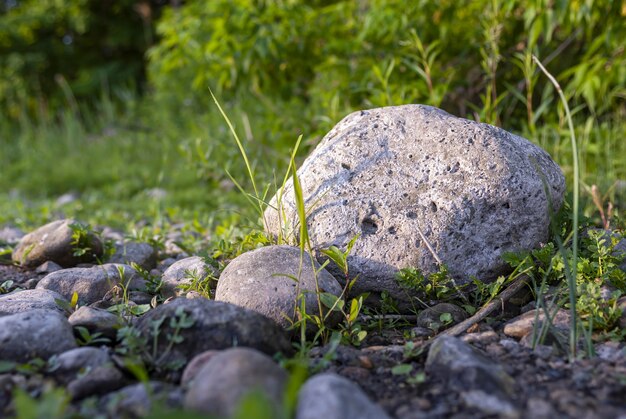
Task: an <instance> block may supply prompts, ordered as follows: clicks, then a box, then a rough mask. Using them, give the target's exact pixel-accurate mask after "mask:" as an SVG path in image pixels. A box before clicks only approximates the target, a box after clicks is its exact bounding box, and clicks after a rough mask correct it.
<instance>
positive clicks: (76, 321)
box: [68, 306, 122, 339]
mask: <svg viewBox="0 0 626 419" xmlns="http://www.w3.org/2000/svg"><path fill="white" fill-rule="evenodd" d="M68 321H69V322H70V324H71V325H72V327H84V328H85V329H87V330H88V331H89V332H90V333H92V334H93V333H102V335H104V336H105V337H107V338H109V339H114V338H115V336H116V335H117V330H118V329H119V328H120V327H122V323H121V321H120V318H119V317H118V316H116V315H115V314H113V313H111V312H109V311H106V310H102V309H99V308H93V307H89V306H82V307H80V308H79V309H78V310H76V311H75V312H74V313H72V315H71V316H70V317H69V319H68Z"/></svg>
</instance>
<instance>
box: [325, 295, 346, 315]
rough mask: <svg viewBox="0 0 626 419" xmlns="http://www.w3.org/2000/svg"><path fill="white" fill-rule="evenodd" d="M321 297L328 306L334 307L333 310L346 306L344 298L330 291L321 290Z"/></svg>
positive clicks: (339, 309)
mask: <svg viewBox="0 0 626 419" xmlns="http://www.w3.org/2000/svg"><path fill="white" fill-rule="evenodd" d="M319 299H320V301H321V302H322V304H323V305H324V306H325V307H326V308H329V309H332V310H333V311H341V310H342V309H343V307H344V302H343V300H342V299H340V298H339V297H337V296H336V295H334V294H331V293H329V292H321V293H320V294H319Z"/></svg>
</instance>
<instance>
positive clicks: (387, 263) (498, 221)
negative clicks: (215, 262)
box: [264, 105, 565, 301]
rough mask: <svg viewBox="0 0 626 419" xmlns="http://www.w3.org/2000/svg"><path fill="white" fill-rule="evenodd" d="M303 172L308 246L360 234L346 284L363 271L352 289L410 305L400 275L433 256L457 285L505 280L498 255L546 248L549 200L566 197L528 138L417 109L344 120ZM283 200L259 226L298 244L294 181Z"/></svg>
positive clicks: (432, 267)
mask: <svg viewBox="0 0 626 419" xmlns="http://www.w3.org/2000/svg"><path fill="white" fill-rule="evenodd" d="M298 177H299V180H300V183H301V184H302V191H303V197H304V200H305V206H306V210H307V214H308V215H307V227H308V232H309V236H310V239H311V242H312V245H313V247H314V248H315V249H325V248H329V247H330V246H332V245H334V246H337V247H338V248H340V249H345V248H346V245H347V244H348V243H349V241H350V240H352V239H353V238H354V237H356V236H359V238H358V240H357V241H356V244H355V246H354V248H353V249H352V252H351V254H350V256H349V257H348V263H349V267H350V273H351V274H350V275H351V277H355V276H357V275H358V280H357V281H356V283H355V285H354V287H353V288H352V294H354V295H358V294H361V293H363V292H371V293H382V292H383V291H386V292H387V293H389V295H390V296H391V297H393V298H394V299H396V300H398V301H404V300H407V294H406V293H407V291H406V290H404V289H403V288H402V287H401V286H400V285H399V284H398V283H397V281H396V279H395V276H396V273H397V272H398V271H399V270H400V269H402V268H408V267H417V268H419V269H420V270H421V271H422V272H423V273H424V274H429V273H433V272H436V271H437V270H438V263H437V260H436V258H435V256H434V255H433V251H431V249H433V250H434V253H436V254H437V255H438V257H439V259H440V260H441V261H442V262H443V263H445V264H446V265H447V266H448V268H449V271H450V274H451V275H452V276H453V277H454V278H455V279H456V280H457V282H458V283H459V284H464V283H469V282H471V280H472V277H475V278H479V279H480V280H481V281H484V282H490V281H492V280H495V279H496V278H497V277H498V276H500V275H502V274H505V273H508V272H509V271H510V267H509V266H508V265H507V263H506V262H505V261H504V260H503V258H502V255H503V254H504V253H506V252H516V251H521V250H527V249H533V248H536V247H538V246H539V245H540V244H541V243H545V242H546V241H547V240H548V238H549V236H550V229H549V226H550V217H551V216H550V214H549V202H550V201H551V202H552V204H553V208H555V209H558V208H560V206H561V204H562V202H563V195H564V192H565V179H564V176H563V173H562V172H561V169H560V168H559V166H558V165H557V164H556V163H555V162H554V161H553V160H552V159H551V158H550V156H549V155H548V153H546V152H545V151H544V150H542V149H541V148H539V147H538V146H536V145H534V144H532V143H531V142H530V141H528V140H526V139H524V138H521V137H518V136H516V135H513V134H511V133H508V132H506V131H504V130H502V129H499V128H496V127H493V126H490V125H487V124H482V123H477V122H474V121H469V120H467V119H463V118H457V117H454V116H452V115H450V114H448V113H446V112H444V111H442V110H440V109H437V108H433V107H430V106H423V105H405V106H394V107H386V108H378V109H371V110H367V111H360V112H355V113H352V114H350V115H348V116H347V117H346V118H344V119H343V120H342V121H341V122H339V123H338V124H337V125H336V126H335V127H334V128H333V129H332V130H331V131H330V132H329V133H328V134H327V135H326V136H325V137H324V139H323V140H322V141H321V143H320V144H319V145H318V146H317V148H316V149H315V150H314V151H313V152H312V153H311V154H310V155H309V157H308V158H307V159H306V160H305V161H304V163H303V164H302V166H301V167H300V169H299V170H298ZM544 179H545V182H546V184H547V187H548V191H549V194H550V198H548V197H547V196H546V194H545V193H544V186H543V184H544ZM279 194H282V202H281V205H280V208H278V194H277V196H275V197H274V198H273V200H272V201H271V203H270V205H269V206H268V209H267V210H266V212H265V216H264V220H265V221H266V230H267V231H268V232H269V233H271V234H273V235H275V236H278V235H279V234H281V235H283V236H284V237H287V238H293V239H294V241H297V240H296V238H297V236H298V226H299V221H298V215H297V205H296V203H295V196H294V190H293V183H292V181H291V180H290V181H289V182H287V184H286V185H285V188H284V190H283V191H279ZM285 230H286V231H287V233H286V234H283V233H284V232H285ZM316 257H317V258H318V261H320V262H321V260H325V259H326V257H325V256H324V255H322V254H320V253H318V254H316ZM329 270H331V273H333V274H334V275H335V277H337V278H338V279H342V278H341V275H340V273H339V272H338V270H334V268H333V266H332V264H331V265H329ZM372 296H374V294H372ZM410 296H411V295H409V297H410Z"/></svg>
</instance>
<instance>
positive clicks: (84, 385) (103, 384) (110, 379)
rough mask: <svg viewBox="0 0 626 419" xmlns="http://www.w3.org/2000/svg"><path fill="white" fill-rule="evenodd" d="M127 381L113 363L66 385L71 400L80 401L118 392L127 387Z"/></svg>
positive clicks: (101, 366)
mask: <svg viewBox="0 0 626 419" xmlns="http://www.w3.org/2000/svg"><path fill="white" fill-rule="evenodd" d="M129 381H130V380H129V378H128V377H127V376H126V375H124V373H123V372H122V371H120V370H119V369H117V368H116V367H115V365H113V363H106V364H103V365H100V366H97V367H95V368H94V369H92V370H90V371H89V373H88V374H86V375H82V376H79V377H77V378H76V379H74V380H72V381H71V382H70V383H69V384H68V385H67V392H68V394H69V395H70V397H71V399H72V400H81V399H84V398H86V397H89V396H96V395H102V394H106V393H110V392H112V391H115V390H118V389H120V388H122V387H124V386H125V385H128V384H129Z"/></svg>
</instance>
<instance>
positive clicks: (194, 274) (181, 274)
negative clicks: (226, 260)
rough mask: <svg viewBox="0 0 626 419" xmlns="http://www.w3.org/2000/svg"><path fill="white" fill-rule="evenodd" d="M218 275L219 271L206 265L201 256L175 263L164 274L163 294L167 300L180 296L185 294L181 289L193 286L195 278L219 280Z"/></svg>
mask: <svg viewBox="0 0 626 419" xmlns="http://www.w3.org/2000/svg"><path fill="white" fill-rule="evenodd" d="M218 275H219V273H218V272H217V269H215V268H214V267H212V266H211V265H209V264H208V263H206V262H205V261H204V259H203V258H201V257H200V256H191V257H188V258H184V259H181V260H179V261H177V262H175V263H173V264H172V265H171V266H169V267H168V268H167V269H166V270H165V272H163V276H162V277H161V281H162V282H163V285H162V286H161V294H162V295H163V296H164V297H166V298H168V297H174V296H178V295H181V294H182V293H183V291H182V290H181V289H180V288H179V287H180V286H181V285H189V284H191V283H192V282H193V280H194V278H206V277H208V276H213V277H215V278H217V276H218Z"/></svg>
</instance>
